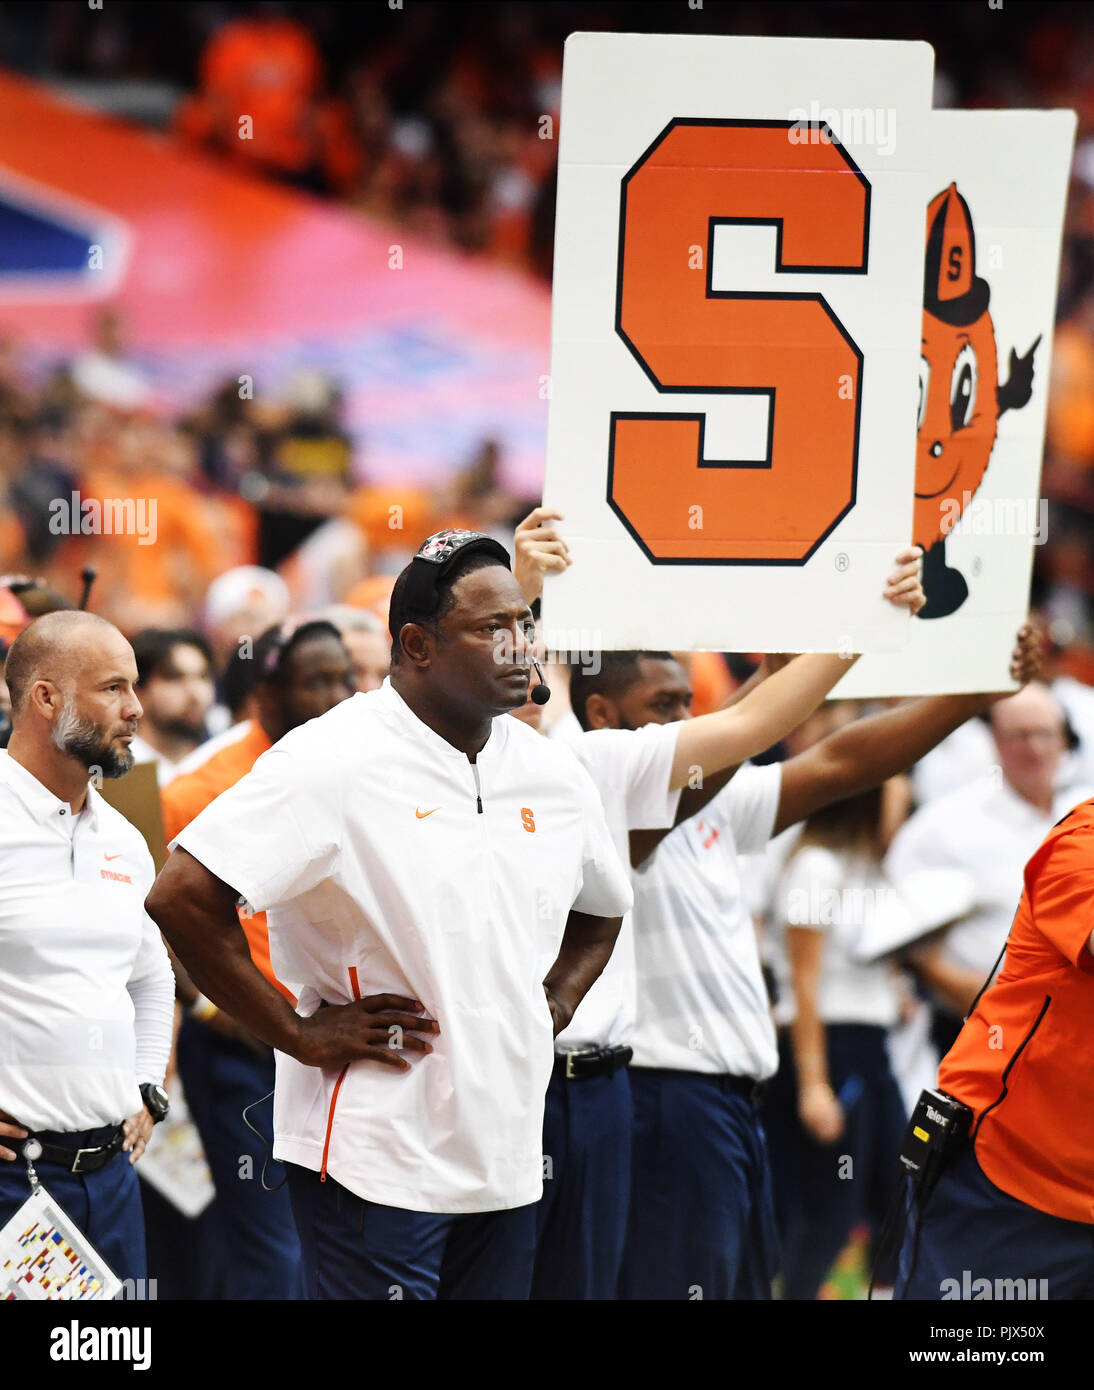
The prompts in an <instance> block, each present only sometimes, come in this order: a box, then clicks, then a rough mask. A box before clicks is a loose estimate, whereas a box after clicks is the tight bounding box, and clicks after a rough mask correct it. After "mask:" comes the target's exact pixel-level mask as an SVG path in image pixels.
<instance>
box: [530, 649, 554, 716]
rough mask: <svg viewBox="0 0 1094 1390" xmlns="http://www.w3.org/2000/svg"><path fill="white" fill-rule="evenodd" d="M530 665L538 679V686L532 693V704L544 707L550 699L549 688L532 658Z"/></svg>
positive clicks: (537, 663) (536, 662)
mask: <svg viewBox="0 0 1094 1390" xmlns="http://www.w3.org/2000/svg"><path fill="white" fill-rule="evenodd" d="M532 665H533V666H534V667H535V668H536V675H537V676H538V677H539V684H538V685H537V686H536V688H535V689H534V690H533V691H532V704H533V705H545V704H546V703H547V701H548V700H549V699H550V698H551V687H550V686H549V685H548V684H547V682H546V681H545V680H544V679H543V672H542V671H541V670H540V669H539V662H538V661H537V660H536V659H535V657H533V658H532Z"/></svg>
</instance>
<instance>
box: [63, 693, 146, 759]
mask: <svg viewBox="0 0 1094 1390" xmlns="http://www.w3.org/2000/svg"><path fill="white" fill-rule="evenodd" d="M52 738H53V742H54V745H55V746H56V747H57V748H58V749H59V750H60V751H61V752H62V753H68V754H70V755H71V756H72V757H74V758H78V759H79V761H80V762H81V763H83V765H84V767H86V768H87V770H88V772H92V771H94V770H96V769H98V771H100V772H101V773H102V775H103V776H104V777H111V778H113V777H124V776H125V774H126V773H127V772H128V771H129V770H130V768H131V767H132V766H133V754H132V753H131V752H130V751H129V749H126V750H125V752H116V751H115V750H114V748H113V747H111V745H110V744H108V743H106V742H105V741H104V739H103V731H102V728H101V727H100V726H99V725H98V724H95V723H93V722H92V720H90V719H81V717H80V716H79V715H78V714H77V713H76V711H75V710H74V709H73V708H72V706H71V704H70V703H69V701H68V700H66V701H65V703H64V705H63V706H62V707H61V713H60V714H59V715H58V716H57V718H56V720H55V721H54V724H53V730H52Z"/></svg>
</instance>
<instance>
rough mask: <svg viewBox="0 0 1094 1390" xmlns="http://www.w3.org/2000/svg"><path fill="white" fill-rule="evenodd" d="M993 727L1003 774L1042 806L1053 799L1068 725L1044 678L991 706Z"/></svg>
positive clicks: (1022, 794)
mask: <svg viewBox="0 0 1094 1390" xmlns="http://www.w3.org/2000/svg"><path fill="white" fill-rule="evenodd" d="M990 718H991V729H992V733H993V734H994V735H995V746H996V748H997V749H998V750H999V762H1000V764H1001V766H1002V769H1003V776H1004V777H1005V778H1006V779H1007V781H1008V782H1009V783H1010V784H1011V786H1012V787H1013V788H1014V790H1015V791H1017V792H1018V793H1019V794H1020V795H1021V796H1024V797H1025V798H1026V800H1027V801H1030V802H1033V803H1034V804H1035V805H1038V806H1041V807H1042V808H1044V807H1047V806H1048V805H1050V804H1051V801H1052V790H1053V786H1054V784H1055V780H1056V774H1057V772H1058V771H1059V767H1060V759H1061V758H1062V757H1063V755H1064V752H1065V750H1066V748H1067V726H1066V721H1065V716H1064V711H1063V709H1062V708H1061V706H1060V703H1059V701H1058V700H1057V699H1056V697H1055V695H1053V693H1052V691H1051V690H1049V688H1048V686H1047V685H1042V684H1041V682H1040V681H1031V682H1030V683H1029V685H1027V686H1025V687H1024V688H1023V689H1021V690H1019V691H1018V693H1017V694H1015V695H1012V696H1011V697H1010V698H1009V699H1007V700H1000V701H999V702H998V704H995V705H992V707H991V715H990Z"/></svg>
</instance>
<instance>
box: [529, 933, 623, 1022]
mask: <svg viewBox="0 0 1094 1390" xmlns="http://www.w3.org/2000/svg"><path fill="white" fill-rule="evenodd" d="M622 921H623V919H622V917H590V916H589V915H588V914H587V913H584V912H577V911H572V912H571V913H570V915H569V917H568V918H567V919H566V930H565V933H564V934H563V937H562V945H561V946H560V947H559V952H558V956H557V957H556V959H555V963H554V964H553V965H552V966H551V968H550V970H549V971H548V972H547V977H546V979H545V980H544V981H543V985H544V988H545V989H546V991H547V995H548V998H549V999H554V1000H555V1001H556V1002H557V1003H558V1004H559V1005H561V1007H562V1009H563V1010H564V1013H565V1017H564V1018H563V1019H562V1020H561V1025H560V1026H556V1028H555V1032H556V1033H559V1032H561V1031H562V1028H564V1027H565V1026H566V1024H567V1023H568V1022H569V1021H570V1019H571V1018H572V1017H573V1015H574V1014H575V1012H576V1011H577V1006H578V1005H579V1004H580V1003H581V1001H582V999H584V998H585V996H586V994H588V992H589V990H590V989H591V988H592V986H593V983H594V982H595V980H596V979H597V977H598V976H599V974H600V972H601V971H602V970H603V969H604V967H605V966H606V965H607V963H608V959H609V957H610V956H611V954H612V949H613V947H614V946H615V943H616V939H617V937H618V936H619V928H620V925H621V923H622Z"/></svg>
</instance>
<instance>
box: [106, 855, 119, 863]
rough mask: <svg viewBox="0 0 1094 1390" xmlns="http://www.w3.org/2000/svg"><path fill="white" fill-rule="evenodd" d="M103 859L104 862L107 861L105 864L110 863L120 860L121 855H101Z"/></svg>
mask: <svg viewBox="0 0 1094 1390" xmlns="http://www.w3.org/2000/svg"><path fill="white" fill-rule="evenodd" d="M103 858H104V859H105V860H107V862H108V863H109V861H110V860H111V859H120V858H121V855H120V854H104V855H103Z"/></svg>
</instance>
